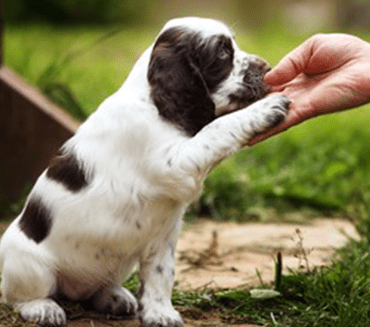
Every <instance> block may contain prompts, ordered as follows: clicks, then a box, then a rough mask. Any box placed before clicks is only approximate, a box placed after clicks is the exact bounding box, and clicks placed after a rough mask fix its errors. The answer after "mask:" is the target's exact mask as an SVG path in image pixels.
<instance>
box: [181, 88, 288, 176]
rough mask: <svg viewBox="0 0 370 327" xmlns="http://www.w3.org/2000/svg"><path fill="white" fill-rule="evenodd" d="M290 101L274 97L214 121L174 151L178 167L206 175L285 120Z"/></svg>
mask: <svg viewBox="0 0 370 327" xmlns="http://www.w3.org/2000/svg"><path fill="white" fill-rule="evenodd" d="M289 104H290V100H289V99H288V98H287V97H285V96H283V95H281V94H275V95H272V96H269V97H267V98H264V99H262V100H259V101H257V102H255V103H254V104H252V105H250V106H249V107H248V108H246V109H242V110H239V111H236V112H233V113H230V114H228V115H225V116H222V117H219V118H217V119H216V120H214V121H213V122H212V123H210V124H209V125H207V126H206V127H204V128H203V129H202V130H201V131H200V132H198V134H196V135H195V136H194V137H193V138H191V139H189V140H188V141H187V142H186V144H182V145H181V149H180V150H179V151H178V155H177V159H178V164H179V166H180V167H182V168H183V169H186V170H187V171H192V172H193V173H195V174H196V175H199V174H203V175H204V174H207V173H208V171H209V170H210V169H211V168H212V167H213V166H214V165H215V164H217V163H218V162H219V161H221V160H223V159H225V158H226V157H227V156H228V155H230V154H232V153H234V152H235V151H237V150H239V149H240V148H242V147H244V146H246V145H247V144H248V142H249V140H250V139H251V138H252V137H253V136H255V135H256V134H258V133H262V132H264V131H266V130H268V129H270V128H273V127H275V126H276V125H277V124H279V123H280V122H282V121H283V120H284V119H285V116H286V114H287V110H288V107H289Z"/></svg>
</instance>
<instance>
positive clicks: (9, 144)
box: [0, 66, 80, 201]
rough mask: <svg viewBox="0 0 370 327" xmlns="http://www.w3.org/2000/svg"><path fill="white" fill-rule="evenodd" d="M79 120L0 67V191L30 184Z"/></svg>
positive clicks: (11, 193) (10, 192) (13, 190)
mask: <svg viewBox="0 0 370 327" xmlns="http://www.w3.org/2000/svg"><path fill="white" fill-rule="evenodd" d="M79 124H80V123H79V122H78V121H77V120H76V119H74V118H73V117H72V116H70V115H69V114H68V113H66V112H65V111H64V110H63V109H61V108H60V107H59V106H57V105H56V104H55V103H53V102H51V101H50V100H49V99H47V98H46V97H45V96H44V95H43V94H42V93H41V92H40V91H38V90H37V89H35V88H34V87H32V86H30V85H28V84H27V83H25V82H24V81H23V80H22V79H21V78H20V77H19V76H17V75H16V74H15V73H14V72H12V71H11V70H10V69H9V68H7V67H4V66H3V67H1V68H0V193H2V194H3V195H4V194H6V195H8V196H9V201H10V200H14V199H16V198H17V197H18V196H19V194H20V191H21V190H22V188H23V187H24V185H25V184H28V183H30V184H33V183H34V182H35V180H36V178H37V176H38V175H39V174H40V173H41V172H42V171H43V170H44V169H45V168H46V167H47V165H48V163H49V161H50V159H51V157H52V156H53V155H54V154H55V153H56V152H57V150H58V149H59V147H60V146H61V145H62V144H63V143H64V142H65V141H66V140H67V139H68V138H69V137H71V136H72V135H73V134H74V132H75V131H76V129H77V128H78V126H79Z"/></svg>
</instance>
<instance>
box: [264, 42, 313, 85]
mask: <svg viewBox="0 0 370 327" xmlns="http://www.w3.org/2000/svg"><path fill="white" fill-rule="evenodd" d="M311 46H312V44H311V40H308V41H306V42H304V43H303V44H301V45H300V46H299V47H297V48H296V49H294V50H293V51H291V52H290V53H288V54H287V55H286V56H285V57H284V58H283V59H282V60H281V61H280V62H279V63H278V64H277V65H276V67H274V68H273V69H272V70H270V71H269V72H268V73H267V74H266V75H265V83H266V84H267V85H270V86H278V85H283V84H285V83H288V82H290V81H291V80H293V79H294V78H295V77H297V76H298V75H299V74H300V73H303V72H304V71H305V69H306V67H307V65H308V63H309V60H310V57H311V53H312V52H311Z"/></svg>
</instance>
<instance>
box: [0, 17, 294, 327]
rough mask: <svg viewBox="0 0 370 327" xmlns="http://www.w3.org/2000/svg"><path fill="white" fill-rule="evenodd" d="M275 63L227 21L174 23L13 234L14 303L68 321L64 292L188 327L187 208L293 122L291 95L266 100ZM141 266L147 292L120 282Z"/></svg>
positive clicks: (65, 151) (7, 290)
mask: <svg viewBox="0 0 370 327" xmlns="http://www.w3.org/2000/svg"><path fill="white" fill-rule="evenodd" d="M268 69H269V67H268V65H267V64H266V63H265V62H264V61H263V60H262V59H260V58H258V57H257V56H255V55H251V54H248V53H246V52H244V51H242V50H240V49H239V48H238V46H237V45H236V43H235V40H234V37H233V34H232V32H231V31H230V29H229V28H228V27H227V26H225V25H224V24H223V23H221V22H219V21H215V20H211V19H203V18H195V17H190V18H181V19H174V20H171V21H169V22H168V23H167V24H166V25H165V27H164V28H163V30H162V31H161V32H160V34H159V36H158V37H157V39H156V40H155V42H154V44H153V45H151V46H150V47H149V49H148V50H146V51H145V52H144V54H143V55H142V56H141V57H140V59H139V60H138V62H137V63H136V64H135V66H134V68H133V70H132V71H131V73H130V75H129V76H128V78H127V80H126V81H125V83H124V84H123V86H122V87H121V88H120V89H119V90H118V91H117V92H116V93H115V94H113V95H112V96H110V97H109V98H108V99H106V100H105V101H104V102H103V103H102V104H101V106H100V107H99V108H98V110H97V111H96V112H95V113H93V114H92V115H91V116H90V117H89V118H88V119H87V120H86V121H85V122H84V123H83V124H82V125H81V126H80V128H79V129H78V131H77V132H76V134H75V135H74V136H73V137H72V138H71V139H70V140H68V141H67V142H66V143H65V144H64V146H63V147H62V148H61V150H60V153H59V154H58V156H56V157H55V158H54V159H53V160H52V162H51V163H50V166H49V167H48V168H47V169H46V170H45V172H44V173H43V174H42V175H41V176H40V177H39V178H38V180H37V182H36V184H35V185H34V187H33V189H32V191H31V193H30V195H29V197H28V199H27V202H26V204H25V207H24V209H23V211H22V212H21V214H20V215H19V216H18V217H17V218H16V219H15V221H14V222H13V223H12V224H11V225H10V227H9V228H8V229H7V231H6V232H5V234H4V235H3V237H2V240H1V245H0V267H1V271H2V295H3V299H4V300H5V302H6V303H8V304H11V305H12V306H13V307H14V308H15V310H17V311H19V312H20V314H21V316H22V317H23V318H25V319H30V320H33V321H35V322H37V323H39V324H42V325H61V324H64V323H66V314H65V312H64V311H63V309H62V308H61V307H60V306H59V305H58V304H57V302H56V301H55V299H58V297H60V296H62V297H66V298H68V299H71V300H75V301H82V300H88V301H90V303H91V304H92V305H93V306H94V307H95V309H96V310H99V311H101V312H104V313H110V314H115V315H135V314H137V315H138V317H139V318H140V320H141V323H142V326H146V327H149V326H150V327H153V326H154V327H159V326H167V327H178V326H182V325H183V323H182V319H181V317H180V315H179V313H178V312H177V311H176V310H175V309H174V308H173V306H172V304H171V292H172V287H173V284H174V277H175V276H174V275H175V269H174V267H175V258H174V254H175V248H176V243H177V240H178V237H179V232H180V229H181V224H182V216H183V214H184V211H185V209H186V207H187V206H188V204H189V203H190V202H192V201H193V200H194V199H196V198H197V196H198V195H199V194H200V192H201V191H202V185H203V181H204V179H205V178H206V176H207V174H208V173H209V171H210V170H211V169H212V168H213V167H214V166H215V165H216V164H217V163H218V162H220V161H221V160H222V159H224V158H226V157H227V156H228V155H230V154H232V153H234V152H235V151H237V150H239V149H241V148H242V147H244V146H245V145H247V144H248V141H249V140H250V139H251V137H253V136H254V135H256V133H260V132H263V131H265V130H267V129H269V128H271V127H273V126H275V125H276V124H278V123H279V122H281V121H282V120H283V119H284V117H285V115H286V113H287V109H288V106H289V100H288V99H287V98H286V97H284V96H282V95H271V96H269V97H266V98H263V96H264V95H265V94H266V92H267V88H266V86H265V85H264V84H263V77H264V74H265V73H266V72H267V71H268ZM261 98H263V99H261ZM260 99H261V100H260ZM134 268H137V269H138V270H139V276H140V280H141V290H140V295H139V299H138V300H137V299H136V298H135V297H134V296H133V295H132V294H131V293H130V292H129V291H128V290H126V289H124V288H122V287H121V284H122V282H123V281H124V280H125V279H126V278H127V277H128V276H129V275H130V274H131V272H132V271H133V269H134Z"/></svg>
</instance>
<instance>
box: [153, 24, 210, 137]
mask: <svg viewBox="0 0 370 327" xmlns="http://www.w3.org/2000/svg"><path fill="white" fill-rule="evenodd" d="M197 38H198V36H197V35H194V34H191V33H189V32H186V30H183V29H180V28H171V29H168V30H167V31H165V32H163V33H162V34H161V35H160V36H159V38H158V39H157V41H156V43H155V45H154V48H153V52H152V54H151V59H150V63H149V69H148V81H149V84H150V86H151V95H152V99H153V101H154V103H155V105H156V106H157V108H158V111H159V113H160V115H161V116H162V117H163V118H164V119H166V120H168V121H170V122H172V123H175V124H177V125H178V126H179V127H181V128H182V129H183V130H184V131H185V132H186V133H187V134H188V135H191V136H193V135H195V134H196V133H197V132H198V131H199V130H201V129H202V128H203V127H204V126H205V125H207V124H208V123H210V122H211V121H212V120H213V119H215V107H214V103H213V101H212V100H211V98H210V95H209V91H208V88H207V86H206V83H205V81H204V79H203V77H202V74H201V73H200V70H199V67H197V65H196V64H194V63H193V61H192V60H191V52H192V51H194V43H196V42H197V40H196V39H197Z"/></svg>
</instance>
